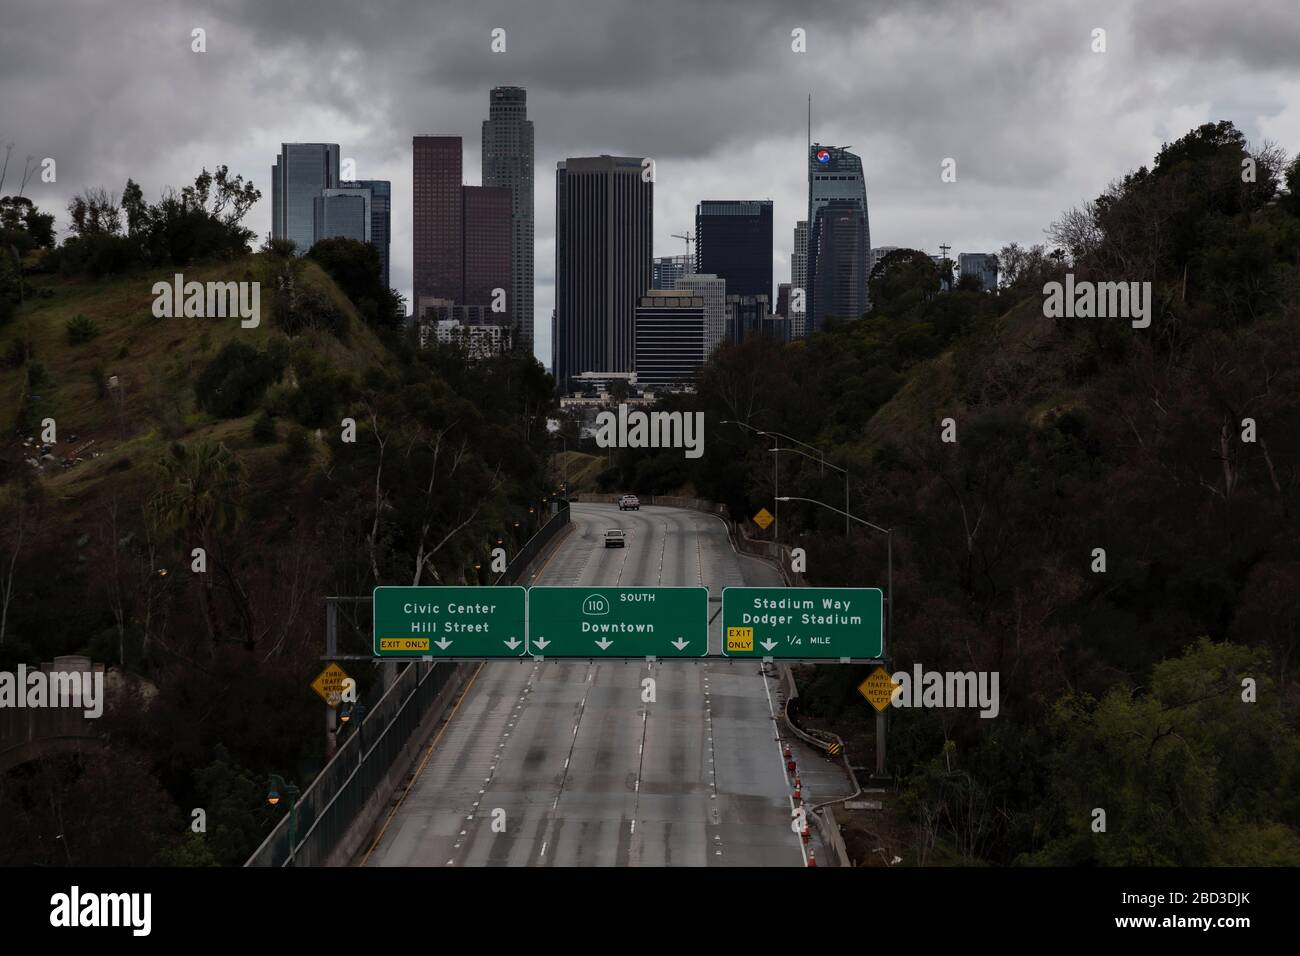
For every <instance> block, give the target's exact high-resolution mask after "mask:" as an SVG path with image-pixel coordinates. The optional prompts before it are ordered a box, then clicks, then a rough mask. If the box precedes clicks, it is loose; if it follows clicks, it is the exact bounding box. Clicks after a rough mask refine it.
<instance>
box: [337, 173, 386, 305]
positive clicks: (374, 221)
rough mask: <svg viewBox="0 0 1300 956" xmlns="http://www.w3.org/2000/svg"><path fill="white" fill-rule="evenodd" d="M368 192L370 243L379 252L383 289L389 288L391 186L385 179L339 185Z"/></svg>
mask: <svg viewBox="0 0 1300 956" xmlns="http://www.w3.org/2000/svg"><path fill="white" fill-rule="evenodd" d="M340 185H342V186H343V187H345V188H346V187H349V186H359V187H360V188H362V189H368V190H370V241H371V242H373V243H374V244H375V248H376V249H378V250H379V273H380V278H381V279H382V280H383V283H384V288H385V289H387V288H390V287H391V283H390V282H389V275H390V272H389V259H390V253H391V251H392V250H391V246H392V241H393V184H392V183H390V182H389V181H388V180H386V179H361V180H358V181H357V182H355V183H341V184H340Z"/></svg>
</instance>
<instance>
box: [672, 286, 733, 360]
mask: <svg viewBox="0 0 1300 956" xmlns="http://www.w3.org/2000/svg"><path fill="white" fill-rule="evenodd" d="M676 288H677V290H678V291H685V292H690V293H691V294H692V295H697V296H699V297H700V298H702V299H703V300H704V354H705V355H711V354H712V353H713V350H714V349H716V348H717V347H718V345H719V344H720V343H721V342H722V340H723V339H724V338H726V336H727V283H726V282H724V281H723V280H722V279H721V278H719V277H718V276H715V275H712V274H710V273H699V272H692V273H689V274H687V275H684V276H682V277H681V278H679V279H678V280H677V285H676Z"/></svg>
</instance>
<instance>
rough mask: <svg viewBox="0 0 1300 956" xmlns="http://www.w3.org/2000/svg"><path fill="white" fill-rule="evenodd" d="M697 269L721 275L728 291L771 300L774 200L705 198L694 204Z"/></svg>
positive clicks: (730, 293)
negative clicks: (765, 297) (761, 296)
mask: <svg viewBox="0 0 1300 956" xmlns="http://www.w3.org/2000/svg"><path fill="white" fill-rule="evenodd" d="M695 271H696V272H705V273H712V274H713V275H716V276H721V277H722V279H724V280H725V281H726V283H727V294H728V295H765V296H767V301H768V302H771V301H772V201H771V200H770V199H763V200H741V201H730V200H713V199H706V200H704V201H703V202H701V203H699V204H698V205H697V206H696V207H695Z"/></svg>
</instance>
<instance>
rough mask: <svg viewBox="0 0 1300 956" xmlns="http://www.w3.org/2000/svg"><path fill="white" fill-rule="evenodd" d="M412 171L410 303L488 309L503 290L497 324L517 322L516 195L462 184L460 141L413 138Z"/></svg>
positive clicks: (433, 137) (507, 191) (441, 137)
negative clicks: (514, 306)
mask: <svg viewBox="0 0 1300 956" xmlns="http://www.w3.org/2000/svg"><path fill="white" fill-rule="evenodd" d="M413 146H414V161H413V164H412V178H413V182H412V194H413V202H414V221H413V223H412V227H413V228H412V232H413V252H414V273H413V276H412V278H413V282H412V285H413V287H414V288H413V292H414V295H415V301H416V302H417V303H418V302H419V301H420V300H421V299H425V298H434V299H445V300H447V301H449V302H452V303H454V304H457V305H490V304H491V303H492V302H493V299H494V298H495V296H494V294H493V293H494V290H496V289H502V290H504V293H505V294H504V302H502V303H501V304H502V305H503V306H504V311H503V312H499V313H494V314H495V315H497V316H498V317H499V318H500V320H501V324H508V322H509V320H510V317H511V316H512V315H513V314H514V313H513V311H512V306H511V304H510V289H511V282H512V270H511V236H512V221H511V217H512V209H513V202H514V199H513V195H512V193H511V191H510V190H509V189H504V188H498V187H493V186H465V185H462V183H461V141H460V137H459V136H416V137H415V139H414V144H413Z"/></svg>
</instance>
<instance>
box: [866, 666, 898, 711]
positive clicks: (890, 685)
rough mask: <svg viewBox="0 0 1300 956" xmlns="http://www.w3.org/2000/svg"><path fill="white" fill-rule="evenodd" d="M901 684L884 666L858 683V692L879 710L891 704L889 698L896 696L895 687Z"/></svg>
mask: <svg viewBox="0 0 1300 956" xmlns="http://www.w3.org/2000/svg"><path fill="white" fill-rule="evenodd" d="M898 686H899V685H898V684H896V683H895V682H894V679H893V678H892V677H890V676H889V672H888V671H886V670H885V669H884V668H883V667H877V668H876V669H875V670H874V671H872V672H871V673H870V674H868V675H867V679H866V680H864V681H863V682H862V683H861V684H859V685H858V693H859V694H861V695H862V696H863V697H865V698H866V699H867V702H868V703H870V704H871V706H872V707H874V708H876V710H878V711H882V710H884V709H885V708H886V707H888V706H889V699H890V698H891V697H893V696H894V689H895V688H897V687H898Z"/></svg>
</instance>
